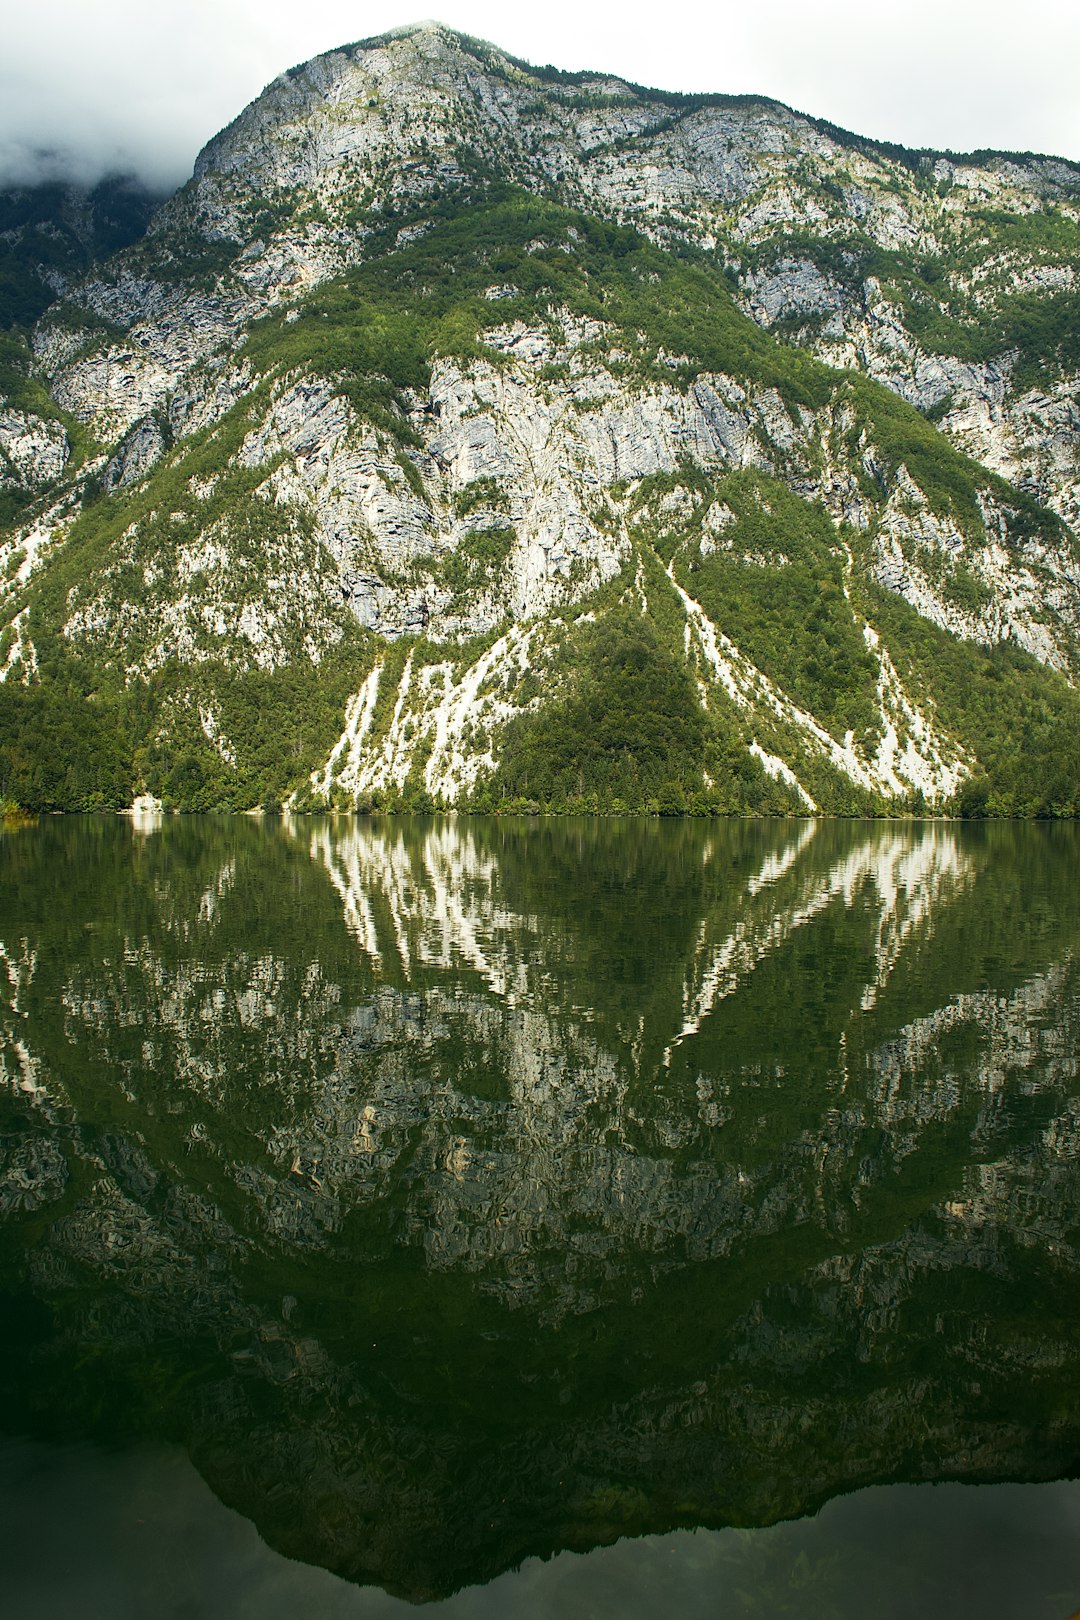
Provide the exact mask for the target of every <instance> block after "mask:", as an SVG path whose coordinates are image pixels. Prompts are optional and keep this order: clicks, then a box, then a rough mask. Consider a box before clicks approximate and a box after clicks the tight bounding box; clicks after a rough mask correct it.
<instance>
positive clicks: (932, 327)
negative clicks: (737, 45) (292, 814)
mask: <svg viewBox="0 0 1080 1620" xmlns="http://www.w3.org/2000/svg"><path fill="white" fill-rule="evenodd" d="M1078 266H1080V167H1078V166H1077V165H1074V164H1070V163H1066V162H1064V161H1062V160H1059V159H1055V158H1047V157H1038V156H1032V155H1025V156H1016V155H1011V156H1010V155H1008V154H999V153H979V154H974V155H971V156H967V157H956V156H953V155H945V154H933V153H912V152H908V151H905V150H903V149H901V148H897V147H891V146H887V145H881V144H876V143H874V142H870V141H866V140H862V139H860V138H858V137H855V136H852V135H849V134H847V133H846V132H843V131H840V130H837V129H835V128H833V127H831V126H829V125H827V124H824V123H822V122H820V121H815V120H813V119H809V118H806V117H803V116H801V115H799V114H797V113H794V112H792V111H791V110H790V109H788V108H785V107H782V106H780V105H779V104H777V103H775V102H770V101H767V100H764V99H760V98H752V97H738V98H733V97H724V96H707V97H703V96H678V95H672V94H669V93H662V92H656V91H649V90H644V89H641V88H640V87H638V86H634V85H628V84H626V83H624V82H622V81H620V80H617V79H613V78H610V77H605V76H603V75H598V74H565V73H560V72H556V71H555V70H553V69H536V68H532V67H530V66H528V65H527V64H525V63H522V62H518V61H516V60H514V59H513V58H511V57H508V56H506V55H505V54H504V53H502V52H500V51H498V50H496V49H495V48H494V47H493V46H489V45H486V44H482V43H479V42H477V41H474V40H471V39H468V38H466V37H464V36H462V35H460V34H455V33H453V32H451V31H450V30H448V29H445V28H443V27H441V26H440V25H438V24H424V25H421V26H420V27H417V28H412V29H406V30H402V31H399V32H396V33H394V34H390V35H386V36H383V37H381V38H379V39H375V40H370V41H365V42H362V43H360V44H357V45H352V46H348V47H345V48H343V49H341V50H338V51H334V52H331V53H329V54H328V55H326V56H322V57H318V58H316V59H315V60H314V61H312V62H309V63H307V64H305V65H304V66H302V67H299V68H295V69H293V70H291V71H290V72H289V73H287V74H285V75H283V76H282V77H281V78H280V79H278V80H276V81H275V82H274V83H273V84H272V85H270V86H269V87H268V89H267V90H266V91H265V92H264V93H263V95H262V96H260V97H259V98H258V100H256V101H255V102H253V103H252V104H251V105H250V106H249V107H248V108H247V109H245V111H244V112H243V113H242V114H241V115H240V117H239V118H238V119H237V120H236V121H235V122H234V123H233V124H232V125H230V126H229V127H228V128H227V129H226V130H224V131H223V132H222V133H221V134H220V135H218V136H217V137H216V138H215V139H214V140H213V141H211V143H210V144H209V145H208V146H207V147H206V149H205V150H204V151H203V153H202V154H201V155H200V157H199V160H198V162H197V164H196V167H195V173H194V176H193V178H192V180H191V181H190V182H189V183H188V184H187V185H186V186H184V187H183V188H182V189H181V190H180V191H179V192H178V193H177V194H176V195H175V196H174V197H173V198H171V199H169V200H168V201H167V202H166V203H165V204H164V205H163V206H161V207H160V208H158V209H157V211H156V212H155V213H154V214H153V216H152V218H150V220H149V225H148V228H147V229H146V232H145V234H144V235H142V236H141V238H140V239H139V240H136V241H134V242H132V243H130V244H129V245H127V246H126V247H123V248H121V250H120V251H119V252H116V253H113V254H112V255H111V256H108V257H106V258H104V259H101V260H99V261H97V262H94V263H93V264H92V265H91V266H90V267H89V269H88V272H87V274H86V275H85V276H84V277H83V278H82V279H81V280H79V281H77V282H76V283H74V284H72V285H65V287H64V297H63V300H62V301H61V302H59V303H54V304H52V305H50V306H49V307H48V308H47V309H45V310H44V311H43V312H42V313H41V314H40V316H39V317H38V318H37V320H36V323H35V324H34V326H33V330H32V333H31V335H30V339H29V341H30V344H31V347H32V355H33V359H32V365H31V367H30V375H29V377H28V378H27V379H24V384H23V386H24V387H25V388H26V389H33V390H35V391H36V392H35V394H34V399H27V398H25V397H24V398H23V399H22V401H21V403H20V402H19V401H18V400H16V401H15V403H14V405H13V406H11V405H9V406H7V407H5V408H4V413H3V415H2V417H0V444H2V445H3V446H4V455H5V464H4V474H3V478H4V485H5V488H6V490H7V498H8V501H9V511H8V518H9V520H10V523H11V527H10V528H9V530H8V538H7V539H6V541H5V543H4V545H3V548H2V550H0V570H2V571H3V573H4V576H5V581H6V583H5V586H4V592H3V596H2V597H0V622H3V623H4V624H5V626H6V628H4V629H3V630H0V674H2V677H3V682H2V686H0V795H3V794H6V795H7V796H8V797H9V798H12V799H15V800H17V801H19V802H21V803H23V804H25V805H27V806H29V807H32V808H54V807H55V808H92V807H95V806H101V807H114V806H119V805H122V804H126V803H130V802H131V800H132V798H133V797H134V796H135V795H136V794H140V793H150V794H152V795H153V796H155V797H158V798H160V799H162V801H163V802H164V803H166V804H173V805H175V806H178V807H180V808H187V809H210V808H215V807H222V808H231V809H246V808H250V807H252V806H254V805H257V804H259V803H262V802H278V801H285V800H288V801H289V802H291V803H292V804H294V805H295V806H297V807H299V808H303V807H304V806H310V805H318V804H335V805H342V806H353V805H361V806H363V805H379V804H383V805H411V806H414V807H418V808H424V807H431V806H433V805H435V804H439V803H443V804H458V805H463V806H464V805H470V806H473V807H477V808H487V809H498V808H514V807H516V808H519V809H520V808H529V807H532V806H534V805H535V806H539V807H552V808H577V809H585V810H595V809H608V808H615V809H619V808H623V809H627V810H640V809H653V810H657V809H659V810H662V811H663V810H667V811H680V810H694V811H698V812H702V813H709V812H717V811H719V812H724V811H764V812H771V813H785V812H796V813H804V812H805V811H807V810H809V809H811V808H820V809H823V810H825V811H829V812H834V813H868V812H869V813H881V812H888V811H890V810H897V809H899V810H916V811H918V810H921V809H923V808H938V809H940V808H943V807H947V808H952V809H959V810H960V811H962V812H963V813H967V814H982V813H987V812H989V813H1006V814H1009V813H1013V814H1074V813H1075V812H1076V810H1077V808H1078V806H1080V699H1078V697H1077V693H1076V689H1075V679H1076V676H1077V673H1078V671H1080V542H1078V538H1077V535H1078V523H1080V495H1078V483H1077V466H1078V447H1080V337H1078V333H1080V291H1078V288H1077V280H1076V278H1077V268H1078ZM7 375H8V374H7V373H5V377H6V376H7ZM3 386H4V388H5V390H7V388H8V386H9V385H8V382H6V381H5V382H4V383H3ZM35 401H36V404H35ZM9 421H14V422H15V431H14V432H12V431H10V430H9V427H8V424H9ZM35 436H36V437H35ZM26 442H30V443H31V445H32V448H31V449H30V450H28V451H27V450H23V451H22V452H20V451H19V450H18V446H19V445H20V444H24V443H26ZM13 447H14V448H13ZM20 454H21V460H20Z"/></svg>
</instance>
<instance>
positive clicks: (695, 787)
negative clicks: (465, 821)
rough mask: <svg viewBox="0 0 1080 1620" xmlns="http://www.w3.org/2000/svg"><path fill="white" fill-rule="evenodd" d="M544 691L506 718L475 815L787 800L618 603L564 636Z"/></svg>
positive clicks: (789, 804)
mask: <svg viewBox="0 0 1080 1620" xmlns="http://www.w3.org/2000/svg"><path fill="white" fill-rule="evenodd" d="M549 682H550V683H552V684H553V686H554V689H555V690H554V695H553V696H552V698H551V699H550V700H549V701H547V702H545V703H544V704H543V705H542V706H540V707H537V708H535V709H530V710H527V711H526V712H525V713H523V714H521V715H520V716H518V717H517V718H515V719H513V720H511V721H510V722H509V724H508V725H507V727H506V730H505V732H504V735H503V738H502V741H501V745H500V749H499V764H498V768H497V770H496V772H495V774H494V777H493V778H492V780H491V781H490V782H488V783H486V784H485V785H484V786H483V787H482V789H481V790H480V791H479V793H478V794H477V796H476V807H477V808H480V809H495V808H500V807H502V806H505V805H506V804H507V803H508V802H509V803H510V804H511V805H514V804H516V805H517V806H519V807H527V806H529V805H533V806H535V807H537V808H544V809H551V810H559V811H563V810H571V811H573V810H587V811H591V812H594V813H595V812H597V811H599V812H601V813H612V812H616V813H617V812H620V811H628V812H640V811H642V810H647V811H653V812H658V813H660V814H661V815H675V814H681V813H683V812H685V811H688V810H689V811H693V812H695V813H697V814H710V813H712V814H715V813H717V812H718V811H722V812H728V813H731V812H739V811H763V812H773V813H777V812H779V813H784V812H787V811H791V810H794V809H797V808H798V801H797V800H796V799H795V797H794V795H793V794H792V793H791V791H790V789H787V788H786V787H784V786H783V785H782V784H778V783H775V782H773V781H771V780H770V779H769V778H768V777H767V776H766V775H765V773H764V771H763V770H762V769H761V766H760V764H759V763H758V761H757V760H756V759H754V758H753V757H752V756H751V755H750V754H748V753H747V751H746V749H745V746H743V744H742V743H741V740H740V738H739V735H738V730H737V727H736V726H735V725H734V723H733V722H732V720H731V719H730V718H729V719H728V723H727V724H726V725H724V724H723V723H721V722H718V720H717V718H716V716H715V715H711V714H706V712H705V711H704V710H703V709H702V706H701V702H700V700H699V696H698V691H697V687H696V683H695V682H694V679H693V677H692V675H691V673H690V670H689V668H688V666H687V664H686V661H685V658H683V657H682V656H681V655H680V652H679V650H678V647H677V643H675V642H674V638H673V637H671V635H670V632H669V633H667V634H666V633H665V626H664V625H663V623H658V622H657V620H656V619H655V618H654V617H653V616H651V615H650V616H646V615H643V614H641V613H640V612H639V611H638V610H637V609H636V607H632V606H629V605H626V604H619V605H617V606H615V607H613V608H611V609H610V610H609V611H608V612H607V613H606V614H605V615H604V616H603V617H601V618H598V619H595V620H583V621H582V622H580V623H579V624H577V625H574V626H573V627H571V628H570V630H569V631H568V633H567V636H566V638H565V640H564V641H563V643H562V645H561V647H560V649H559V654H558V657H557V658H556V660H555V664H554V667H553V668H552V669H551V670H550V671H549V672H546V674H545V682H544V684H545V686H547V685H548V683H549Z"/></svg>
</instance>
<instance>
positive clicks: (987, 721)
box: [861, 585, 1080, 816]
mask: <svg viewBox="0 0 1080 1620" xmlns="http://www.w3.org/2000/svg"><path fill="white" fill-rule="evenodd" d="M861 596H862V598H863V605H864V606H865V608H866V611H867V612H868V615H869V616H870V618H871V619H872V621H873V623H874V624H875V625H876V626H877V627H878V628H879V629H880V630H881V632H882V633H883V634H884V635H885V636H886V638H887V640H888V645H889V647H890V649H891V650H892V652H893V658H894V661H895V663H896V666H897V669H898V672H899V674H900V676H901V678H902V679H904V680H905V681H907V683H908V684H909V687H910V689H911V690H912V691H916V692H919V693H925V694H926V697H927V700H928V701H929V703H930V705H931V706H932V707H933V709H934V710H936V712H937V714H938V715H939V716H940V717H941V718H942V720H943V721H944V722H945V723H946V724H947V726H948V727H949V728H950V730H952V731H953V733H954V734H955V735H956V736H957V737H958V738H959V740H960V742H961V743H962V744H963V745H964V746H965V747H966V748H967V749H968V750H969V751H970V754H971V756H972V758H973V759H974V760H975V761H976V763H977V769H976V770H975V771H974V772H973V774H972V776H971V778H970V780H969V781H968V782H966V783H965V784H964V785H963V786H962V787H961V789H960V792H959V794H958V796H957V801H956V804H955V805H954V807H953V808H954V809H956V810H957V811H958V813H960V814H962V815H965V816H984V815H992V816H1076V815H1080V692H1077V690H1076V688H1075V687H1073V686H1070V685H1069V683H1068V682H1067V681H1066V680H1065V679H1064V677H1063V676H1060V675H1058V674H1056V673H1055V672H1054V671H1052V670H1048V669H1046V668H1045V667H1044V666H1043V665H1041V664H1039V663H1038V662H1037V661H1036V660H1035V659H1034V658H1032V657H1031V656H1030V654H1028V653H1025V652H1023V651H1022V650H1021V649H1020V648H1019V647H1017V646H1016V644H1015V643H1014V642H1010V641H1005V642H1000V643H999V644H998V645H997V646H995V647H992V648H986V647H980V646H978V645H977V644H976V643H974V642H970V641H960V640H959V639H957V638H956V637H955V636H950V635H947V634H946V633H945V632H944V631H942V630H939V629H937V627H936V626H935V625H933V624H931V623H930V622H929V620H927V619H924V618H922V616H921V615H920V614H918V613H916V612H915V610H914V609H913V608H911V607H909V606H908V604H907V603H906V602H905V601H903V599H902V598H901V597H898V596H894V595H892V593H891V592H888V591H884V590H881V589H880V588H879V587H876V586H868V585H864V586H862V588H861Z"/></svg>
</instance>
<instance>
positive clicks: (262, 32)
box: [0, 0, 1080, 186]
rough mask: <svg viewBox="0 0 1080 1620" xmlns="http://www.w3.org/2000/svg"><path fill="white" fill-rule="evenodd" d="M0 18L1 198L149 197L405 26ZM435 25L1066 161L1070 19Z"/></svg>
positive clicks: (592, 11)
mask: <svg viewBox="0 0 1080 1620" xmlns="http://www.w3.org/2000/svg"><path fill="white" fill-rule="evenodd" d="M424 3H425V0H421V7H422V5H423V4H424ZM426 3H428V4H430V0H426ZM9 11H10V15H9V16H8V17H7V18H6V20H5V23H4V46H3V56H2V59H0V180H10V179H27V178H37V177H40V176H42V175H47V174H64V175H68V174H71V175H75V176H78V177H79V178H82V179H93V178H95V177H96V176H98V175H100V174H101V173H103V172H105V171H107V170H116V169H134V170H136V171H137V172H139V173H140V174H142V175H143V176H144V177H145V178H146V179H148V180H150V181H152V182H154V183H157V184H160V185H163V186H164V185H170V186H171V185H175V184H177V183H178V182H180V181H182V180H183V179H184V178H185V177H186V176H187V175H188V174H189V173H190V172H191V166H192V163H193V162H194V159H195V155H196V153H197V152H198V150H199V148H200V147H201V146H202V145H203V143H204V142H205V141H207V140H209V138H210V137H211V136H212V135H213V134H215V133H216V131H217V130H218V129H219V128H221V126H222V125H224V124H226V123H228V122H229V121H230V120H231V119H232V118H234V117H235V116H236V114H237V113H238V112H239V111H240V109H241V108H242V107H243V106H244V105H245V103H246V102H248V101H250V100H251V99H252V97H253V96H256V95H257V94H258V93H259V91H260V90H261V89H262V87H263V85H265V84H266V83H267V82H268V81H269V80H270V79H272V78H274V77H275V76H276V75H277V74H278V73H280V72H281V71H282V70H283V69H285V68H287V67H289V66H291V65H292V64H293V63H295V62H298V61H303V60H305V59H307V58H308V57H310V56H314V55H317V54H318V53H319V52H320V51H325V50H329V49H331V48H333V46H335V45H340V44H343V43H346V42H347V41H350V40H354V39H359V38H364V37H366V36H368V35H371V34H377V33H382V32H384V31H385V30H387V29H389V28H393V27H398V26H401V25H403V24H407V23H411V22H415V21H418V20H419V16H418V11H417V10H416V9H413V8H411V7H410V8H408V9H405V8H403V7H402V5H401V4H400V3H399V0H385V3H378V4H376V3H371V0H360V3H355V0H354V3H351V4H346V3H342V0H307V3H306V4H305V5H303V6H297V5H296V4H295V0H289V3H287V4H286V3H285V0H263V3H262V4H257V3H254V0H213V3H210V0H185V3H183V4H181V3H179V0H157V3H156V5H154V6H153V7H151V6H149V5H147V4H146V0H94V3H93V4H87V3H86V0H42V3H40V4H39V5H37V6H36V7H24V8H22V9H21V10H18V11H16V9H15V8H14V7H11V8H9ZM436 15H438V17H439V18H440V20H441V21H443V22H445V23H447V24H448V25H449V26H451V27H454V28H460V29H462V30H464V31H465V32H467V33H471V34H476V35H480V36H481V37H483V38H486V39H490V40H492V41H494V43H495V44H497V45H500V46H502V47H503V48H504V49H506V50H508V51H510V52H512V53H513V54H515V55H518V56H522V57H525V58H527V59H528V60H530V61H533V62H539V63H545V62H553V63H554V64H555V65H556V66H558V67H563V68H596V69H600V70H604V71H607V72H612V73H616V74H619V75H621V76H623V77H625V78H629V79H633V80H636V81H637V82H638V83H642V84H648V85H656V86H658V87H662V88H664V89H671V90H696V91H707V90H711V91H726V92H731V93H739V92H747V91H749V92H757V93H760V94H762V95H768V96H774V97H776V98H777V99H778V100H780V101H786V102H788V103H789V104H790V105H792V106H794V107H797V108H798V109H799V110H800V111H803V112H808V113H812V114H814V115H816V116H818V117H821V118H828V119H831V120H832V121H833V122H834V123H837V124H840V125H843V126H844V127H845V128H847V129H852V130H855V131H857V132H858V133H860V134H864V135H869V136H873V137H875V138H877V139H880V140H891V141H898V142H902V143H904V144H906V145H909V146H932V147H945V148H951V149H952V150H972V149H977V148H980V147H997V148H1008V149H1015V150H1032V151H1043V152H1054V153H1058V154H1060V155H1062V156H1065V157H1071V158H1075V159H1080V102H1078V100H1077V97H1076V92H1075V65H1076V62H1077V61H1078V60H1080V6H1077V5H1075V4H1074V3H1072V0H1029V3H1028V4H1027V5H1026V6H1025V7H1023V8H1019V7H1017V6H1015V5H1008V6H1006V5H1004V4H1001V3H1000V0H981V3H980V0H908V3H907V4H905V5H904V6H897V7H892V6H888V7H886V6H869V5H867V4H866V3H865V0H861V3H857V0H802V3H796V0H756V3H754V4H751V3H750V0H738V3H732V0H713V3H711V4H702V3H700V0H668V3H666V4H656V3H654V4H651V5H642V4H635V3H632V0H627V3H625V4H618V5H616V4H612V3H609V0H604V3H602V4H593V5H587V4H582V3H581V0H577V3H576V4H570V3H568V0H547V3H546V4H545V5H543V6H536V7H518V8H509V7H507V6H505V5H504V4H495V3H494V0H445V3H443V4H441V5H440V6H438V7H437V9H436Z"/></svg>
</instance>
